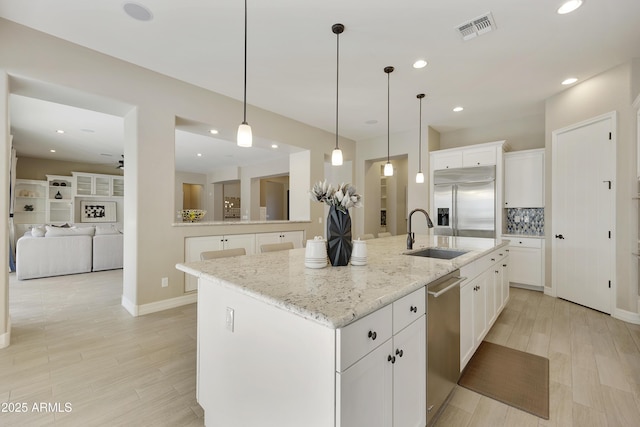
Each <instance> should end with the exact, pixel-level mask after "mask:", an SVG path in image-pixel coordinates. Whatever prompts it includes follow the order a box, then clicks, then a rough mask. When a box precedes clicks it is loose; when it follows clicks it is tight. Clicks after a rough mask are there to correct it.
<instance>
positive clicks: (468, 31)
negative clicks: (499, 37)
mask: <svg viewBox="0 0 640 427" xmlns="http://www.w3.org/2000/svg"><path fill="white" fill-rule="evenodd" d="M495 28H496V24H495V22H494V20H493V15H491V12H489V13H485V14H484V15H482V16H478V17H477V18H474V19H472V20H470V21H467V22H465V23H462V24H460V25H458V26H456V30H457V31H458V33H459V34H460V36H461V37H462V40H470V39H472V38H474V37H477V36H480V35H482V34H485V33H488V32H489V31H491V30H493V29H495Z"/></svg>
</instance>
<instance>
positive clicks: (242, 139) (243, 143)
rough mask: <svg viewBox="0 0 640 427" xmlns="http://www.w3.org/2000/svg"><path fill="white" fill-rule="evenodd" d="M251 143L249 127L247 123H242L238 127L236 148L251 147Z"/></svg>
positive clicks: (251, 137)
mask: <svg viewBox="0 0 640 427" xmlns="http://www.w3.org/2000/svg"><path fill="white" fill-rule="evenodd" d="M252 143H253V136H252V135H251V126H249V125H248V124H247V123H242V124H241V125H240V126H238V147H251V145H252Z"/></svg>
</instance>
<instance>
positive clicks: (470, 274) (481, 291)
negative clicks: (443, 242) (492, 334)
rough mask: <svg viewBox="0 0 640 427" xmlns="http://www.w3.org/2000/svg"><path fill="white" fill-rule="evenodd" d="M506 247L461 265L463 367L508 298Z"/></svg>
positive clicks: (507, 258) (461, 366) (507, 257)
mask: <svg viewBox="0 0 640 427" xmlns="http://www.w3.org/2000/svg"><path fill="white" fill-rule="evenodd" d="M509 256H510V255H509V252H507V251H506V248H502V249H500V250H497V251H494V252H492V253H491V254H489V255H486V256H484V257H482V258H480V259H479V260H477V261H474V262H473V263H471V264H468V265H466V266H464V267H462V268H461V269H460V270H461V271H460V274H461V276H464V277H466V278H467V280H465V281H464V282H463V283H462V284H461V285H460V371H462V370H463V369H464V367H465V366H466V365H467V362H469V360H470V359H471V357H472V356H473V354H474V353H475V351H476V349H477V348H478V346H479V345H480V343H481V342H482V340H483V339H484V337H485V336H486V335H487V332H489V329H491V327H492V326H493V324H494V323H495V321H496V320H497V318H498V316H499V315H500V313H501V312H502V310H503V309H504V307H505V305H506V302H507V301H508V299H509V283H508V281H507V280H506V276H505V272H506V271H508V265H509Z"/></svg>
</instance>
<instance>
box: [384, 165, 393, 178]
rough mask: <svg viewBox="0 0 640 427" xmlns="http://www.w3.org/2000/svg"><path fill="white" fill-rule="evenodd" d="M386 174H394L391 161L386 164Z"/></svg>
mask: <svg viewBox="0 0 640 427" xmlns="http://www.w3.org/2000/svg"><path fill="white" fill-rule="evenodd" d="M384 176H393V165H392V164H391V162H387V163H386V164H385V165H384Z"/></svg>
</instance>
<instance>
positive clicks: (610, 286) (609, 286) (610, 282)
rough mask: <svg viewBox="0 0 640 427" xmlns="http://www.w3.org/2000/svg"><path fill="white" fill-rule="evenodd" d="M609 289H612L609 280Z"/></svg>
mask: <svg viewBox="0 0 640 427" xmlns="http://www.w3.org/2000/svg"><path fill="white" fill-rule="evenodd" d="M609 289H611V280H609Z"/></svg>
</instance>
